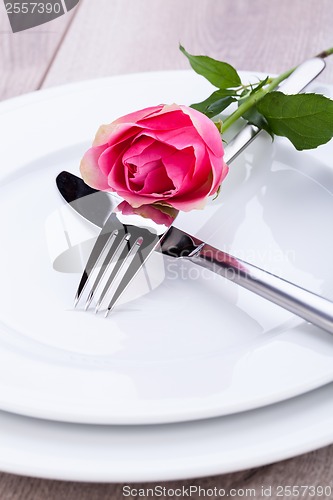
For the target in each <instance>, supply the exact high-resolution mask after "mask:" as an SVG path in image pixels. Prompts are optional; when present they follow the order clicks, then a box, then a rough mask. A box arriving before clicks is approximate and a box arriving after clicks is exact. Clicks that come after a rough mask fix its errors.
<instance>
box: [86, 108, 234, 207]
mask: <svg viewBox="0 0 333 500" xmlns="http://www.w3.org/2000/svg"><path fill="white" fill-rule="evenodd" d="M223 154H224V151H223V146H222V140H221V136H220V134H219V131H218V130H217V127H216V126H215V125H214V123H213V122H212V121H211V120H210V119H209V118H207V117H206V116H205V115H203V114H202V113H200V112H199V111H196V110H194V109H192V108H189V107H187V106H178V105H176V104H172V105H160V106H153V107H151V108H146V109H143V110H141V111H136V112H134V113H131V114H129V115H126V116H123V117H122V118H119V119H118V120H116V121H114V122H112V123H110V124H109V125H102V126H101V127H100V128H99V130H98V132H97V135H96V138H95V141H94V143H93V146H92V147H91V148H90V149H89V150H88V151H87V152H86V154H85V155H84V157H83V159H82V161H81V167H80V168H81V174H82V177H83V179H84V181H85V182H86V183H87V184H89V185H90V186H92V187H94V188H95V189H100V190H109V191H114V192H116V193H117V194H118V195H119V196H121V197H122V198H123V199H124V200H125V201H127V202H128V203H129V205H130V206H132V207H133V208H137V207H140V206H142V205H150V204H153V203H157V204H158V203H162V204H164V205H165V204H167V205H169V206H171V207H173V208H175V209H177V210H185V211H188V210H192V209H194V208H202V207H203V206H204V205H205V201H206V199H207V197H208V196H210V195H213V194H215V193H216V191H217V189H218V187H219V185H220V184H221V182H222V181H223V179H224V177H225V176H226V174H227V173H228V167H227V165H226V164H225V162H224V161H223Z"/></svg>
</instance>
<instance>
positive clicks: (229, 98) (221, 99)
mask: <svg viewBox="0 0 333 500" xmlns="http://www.w3.org/2000/svg"><path fill="white" fill-rule="evenodd" d="M235 96H236V93H235V92H234V91H233V90H228V89H220V90H216V91H215V92H213V94H212V95H210V96H209V97H208V99H205V100H204V101H202V102H198V103H195V104H192V105H191V108H194V109H196V110H197V111H200V112H201V113H203V114H204V115H206V116H208V118H212V117H213V116H216V115H218V114H219V113H221V112H222V111H223V110H224V109H226V108H227V107H228V106H229V105H230V104H231V103H232V102H234V101H236V97H235Z"/></svg>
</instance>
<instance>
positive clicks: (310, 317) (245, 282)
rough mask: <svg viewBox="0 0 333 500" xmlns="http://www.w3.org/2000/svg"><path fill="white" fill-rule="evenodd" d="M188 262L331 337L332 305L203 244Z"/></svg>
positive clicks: (317, 296) (332, 327)
mask: <svg viewBox="0 0 333 500" xmlns="http://www.w3.org/2000/svg"><path fill="white" fill-rule="evenodd" d="M188 259H189V260H191V261H192V262H194V263H195V264H198V265H200V266H202V267H204V268H205V269H209V270H210V271H213V272H214V273H217V274H219V275H221V276H223V277H224V278H227V279H228V280H230V281H233V282H235V283H237V284H238V285H241V286H242V287H244V288H247V289H248V290H251V292H254V293H256V294H257V295H260V296H261V297H264V298H265V299H268V300H269V301H271V302H274V303H275V304H277V305H279V306H281V307H283V308H284V309H287V310H288V311H290V312H292V313H294V314H296V315H297V316H300V317H301V318H303V319H305V320H306V321H309V322H310V323H313V324H314V325H316V326H319V327H320V328H323V329H324V330H326V331H327V332H329V333H333V302H331V301H329V300H327V299H325V298H323V297H320V296H319V295H317V294H315V293H312V292H310V291H308V290H305V289H304V288H301V287H299V286H297V285H295V284H293V283H290V282H289V281H286V280H284V279H283V278H280V277H278V276H275V275H274V274H271V273H269V272H268V271H264V270H263V269H260V268H258V267H256V266H254V265H252V264H249V263H247V262H244V261H243V260H240V259H238V258H236V257H233V256H231V255H229V254H227V253H226V252H222V251H221V250H218V249H216V248H214V247H212V246H210V245H207V244H205V243H203V244H202V245H200V246H199V247H198V248H197V249H196V250H195V251H194V252H193V253H192V254H190V255H189V257H188Z"/></svg>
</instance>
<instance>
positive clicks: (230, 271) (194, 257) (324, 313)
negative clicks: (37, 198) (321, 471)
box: [56, 58, 333, 333]
mask: <svg viewBox="0 0 333 500" xmlns="http://www.w3.org/2000/svg"><path fill="white" fill-rule="evenodd" d="M324 68H325V62H324V61H323V60H322V59H320V58H314V59H310V60H308V61H306V62H305V63H303V64H301V65H300V66H299V67H298V68H297V69H296V70H295V71H294V72H293V73H292V75H291V76H290V77H289V78H288V79H287V80H286V81H285V82H284V83H283V84H282V85H281V86H280V88H279V90H283V91H284V92H286V93H297V92H300V91H301V90H303V89H304V88H305V87H306V85H307V84H308V83H310V82H311V81H312V80H313V79H314V78H315V77H316V76H317V75H318V74H319V73H321V71H322V70H323V69H324ZM259 132H260V129H258V128H257V127H254V126H252V125H246V126H245V127H244V128H243V129H242V130H241V131H240V132H239V134H238V135H237V136H236V137H235V139H234V140H232V141H231V142H230V143H229V144H228V146H227V147H226V156H225V158H226V162H227V163H230V162H231V161H233V160H234V159H235V158H236V157H237V156H238V155H239V154H240V152H241V151H243V150H244V148H245V147H246V146H247V145H248V144H250V143H251V142H252V140H253V139H254V138H255V137H256V135H257V134H258V133H259ZM56 182H57V186H58V189H59V191H60V193H61V195H62V196H63V197H64V199H65V200H66V201H67V202H68V203H70V204H71V206H72V207H73V208H74V209H75V210H76V211H77V212H78V213H80V215H81V216H83V217H84V218H86V219H88V220H90V221H91V222H93V223H94V224H95V225H97V226H100V227H102V226H103V224H104V222H105V220H106V219H107V218H108V217H109V215H110V209H111V206H112V202H111V200H110V195H109V194H108V193H106V192H102V191H97V190H94V189H92V188H90V187H89V186H87V185H86V184H85V183H84V182H83V180H82V179H80V178H79V177H76V176H74V175H73V174H70V173H69V172H61V173H60V174H59V175H58V177H57V179H56ZM93 200H94V201H93ZM87 201H88V203H87ZM160 251H161V252H162V253H163V254H165V255H169V256H171V257H175V258H180V257H182V258H186V259H189V260H191V261H192V262H194V263H196V264H198V265H200V266H202V267H205V268H207V269H210V270H211V271H213V272H215V273H218V274H220V275H221V276H224V277H225V278H227V279H229V280H231V281H234V282H236V283H237V284H239V285H241V286H243V287H244V288H247V289H248V290H251V291H253V292H255V293H256V294H258V295H260V296H262V297H264V298H266V299H268V300H270V301H272V302H274V303H276V304H277V305H280V306H281V307H283V308H285V309H287V310H289V311H290V312H292V313H294V314H296V315H298V316H300V317H302V318H303V319H305V320H306V321H309V322H311V323H313V324H315V325H317V326H319V327H320V328H323V329H324V330H326V331H328V332H329V333H333V303H332V302H330V301H329V300H327V299H325V298H323V297H320V296H319V295H316V294H313V293H312V292H309V291H308V290H305V289H303V288H300V287H298V286H296V285H294V284H293V283H290V282H288V281H286V280H283V279H282V278H279V277H277V276H274V275H272V274H270V273H268V272H267V271H264V270H262V269H260V268H258V267H256V266H253V265H252V264H249V263H247V262H244V261H242V260H240V259H238V258H235V257H233V256H231V255H229V254H227V253H226V252H222V251H221V250H218V249H216V248H214V247H211V246H210V245H208V244H207V243H205V242H203V241H201V240H199V239H198V238H196V237H193V236H192V235H190V234H188V233H186V232H185V231H181V230H179V229H177V228H176V227H174V226H172V227H171V228H170V229H169V230H168V232H167V233H166V234H165V235H164V237H163V238H162V240H161V246H160Z"/></svg>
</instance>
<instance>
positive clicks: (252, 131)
mask: <svg viewBox="0 0 333 500" xmlns="http://www.w3.org/2000/svg"><path fill="white" fill-rule="evenodd" d="M325 66H326V63H325V61H324V59H322V58H320V57H313V58H312V59H308V60H307V61H305V62H303V63H302V64H300V65H299V66H298V67H297V68H296V69H295V70H294V71H293V73H291V75H290V76H289V77H288V78H286V80H284V81H283V82H282V83H281V84H280V85H279V86H278V87H277V89H276V90H278V91H280V92H284V93H285V94H298V93H299V92H302V90H304V89H305V87H306V86H307V85H308V84H309V83H311V82H312V81H313V80H314V79H315V78H316V77H317V76H318V75H319V74H320V73H321V72H322V71H323V70H324V68H325ZM261 131H262V129H260V128H259V127H256V126H255V125H251V124H250V123H248V124H247V125H245V126H244V127H243V128H242V129H241V130H240V131H239V132H238V134H236V135H235V137H234V138H233V139H231V141H230V142H229V143H228V144H227V145H226V147H225V151H224V161H225V162H226V163H227V164H229V163H231V162H232V161H233V160H234V159H235V158H237V156H238V155H239V154H240V153H241V152H242V151H244V149H245V148H246V147H247V146H248V145H249V144H251V142H252V141H253V139H254V138H255V137H256V136H257V135H258V134H259V132H261Z"/></svg>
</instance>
